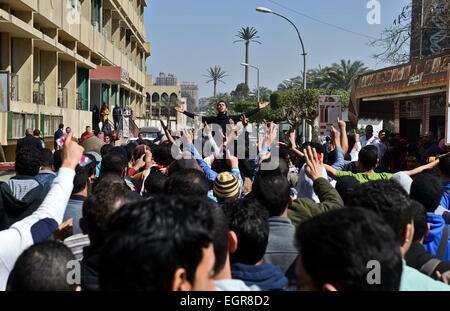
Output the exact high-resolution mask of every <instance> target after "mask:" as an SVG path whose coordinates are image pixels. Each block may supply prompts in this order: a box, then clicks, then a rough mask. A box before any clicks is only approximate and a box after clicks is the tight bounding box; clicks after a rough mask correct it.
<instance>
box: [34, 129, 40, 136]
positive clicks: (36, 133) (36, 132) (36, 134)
mask: <svg viewBox="0 0 450 311" xmlns="http://www.w3.org/2000/svg"><path fill="white" fill-rule="evenodd" d="M39 135H41V131H39V130H38V129H35V130H34V131H33V136H39Z"/></svg>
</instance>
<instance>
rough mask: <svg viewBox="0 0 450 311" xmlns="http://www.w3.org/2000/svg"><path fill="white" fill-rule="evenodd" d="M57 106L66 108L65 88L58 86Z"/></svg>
mask: <svg viewBox="0 0 450 311" xmlns="http://www.w3.org/2000/svg"><path fill="white" fill-rule="evenodd" d="M58 107H61V108H67V89H66V88H61V87H60V88H58Z"/></svg>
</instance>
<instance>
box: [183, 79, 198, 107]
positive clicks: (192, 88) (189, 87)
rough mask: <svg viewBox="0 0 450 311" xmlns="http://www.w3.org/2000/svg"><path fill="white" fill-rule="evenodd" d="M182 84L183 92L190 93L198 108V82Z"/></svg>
mask: <svg viewBox="0 0 450 311" xmlns="http://www.w3.org/2000/svg"><path fill="white" fill-rule="evenodd" d="M180 86H181V93H186V94H189V96H190V97H192V99H193V100H194V104H195V106H196V107H197V108H198V84H197V83H193V82H183V83H181V84H180Z"/></svg>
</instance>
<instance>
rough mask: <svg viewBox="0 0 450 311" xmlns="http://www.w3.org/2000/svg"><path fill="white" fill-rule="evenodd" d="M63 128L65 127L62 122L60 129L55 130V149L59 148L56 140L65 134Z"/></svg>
mask: <svg viewBox="0 0 450 311" xmlns="http://www.w3.org/2000/svg"><path fill="white" fill-rule="evenodd" d="M63 128H64V124H62V123H61V124H60V125H59V126H58V130H57V131H56V132H55V138H54V141H55V150H56V149H57V148H58V144H57V143H56V141H57V140H58V139H59V138H61V137H63V136H64V132H63Z"/></svg>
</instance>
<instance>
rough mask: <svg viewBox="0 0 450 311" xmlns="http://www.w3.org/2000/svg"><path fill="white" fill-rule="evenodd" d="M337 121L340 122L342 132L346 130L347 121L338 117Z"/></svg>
mask: <svg viewBox="0 0 450 311" xmlns="http://www.w3.org/2000/svg"><path fill="white" fill-rule="evenodd" d="M337 123H338V126H339V128H340V130H341V132H342V131H345V128H346V127H347V124H346V123H345V121H342V120H340V119H339V118H337Z"/></svg>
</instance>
